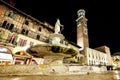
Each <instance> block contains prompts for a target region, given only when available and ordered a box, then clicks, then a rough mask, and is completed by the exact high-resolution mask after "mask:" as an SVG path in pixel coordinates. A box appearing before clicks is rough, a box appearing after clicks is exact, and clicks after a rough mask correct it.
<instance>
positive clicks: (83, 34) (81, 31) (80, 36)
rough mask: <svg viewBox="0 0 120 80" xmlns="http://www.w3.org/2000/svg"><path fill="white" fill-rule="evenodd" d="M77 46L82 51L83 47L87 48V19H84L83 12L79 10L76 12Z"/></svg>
mask: <svg viewBox="0 0 120 80" xmlns="http://www.w3.org/2000/svg"><path fill="white" fill-rule="evenodd" d="M77 15H78V19H77V20H76V22H77V45H79V46H80V47H81V50H83V49H84V48H85V47H89V40H88V29H87V19H86V17H85V10H83V9H80V10H78V11H77Z"/></svg>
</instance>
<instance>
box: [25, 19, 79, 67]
mask: <svg viewBox="0 0 120 80" xmlns="http://www.w3.org/2000/svg"><path fill="white" fill-rule="evenodd" d="M60 26H61V24H60V21H59V19H57V22H56V24H55V29H54V31H55V32H54V33H53V34H50V35H49V43H48V44H38V45H35V46H33V47H31V48H29V49H28V50H27V52H28V53H29V54H31V55H32V56H34V57H38V58H44V64H54V65H61V64H62V62H63V59H64V58H71V57H73V56H75V55H77V54H78V52H77V51H76V50H74V49H72V48H69V47H68V46H66V45H63V44H61V43H60V42H61V41H63V40H64V38H65V37H64V36H63V34H61V31H60Z"/></svg>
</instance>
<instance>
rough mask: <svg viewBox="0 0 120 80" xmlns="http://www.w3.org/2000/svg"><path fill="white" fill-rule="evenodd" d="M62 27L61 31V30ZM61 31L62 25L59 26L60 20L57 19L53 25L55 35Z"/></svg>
mask: <svg viewBox="0 0 120 80" xmlns="http://www.w3.org/2000/svg"><path fill="white" fill-rule="evenodd" d="M61 27H62V29H61ZM61 30H63V25H61V24H60V20H59V19H57V22H56V23H55V34H59V33H61Z"/></svg>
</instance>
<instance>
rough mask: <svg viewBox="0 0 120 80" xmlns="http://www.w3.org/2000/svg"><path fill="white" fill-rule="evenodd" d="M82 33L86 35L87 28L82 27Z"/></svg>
mask: <svg viewBox="0 0 120 80" xmlns="http://www.w3.org/2000/svg"><path fill="white" fill-rule="evenodd" d="M83 33H84V34H85V35H87V34H88V31H87V28H85V27H84V28H83Z"/></svg>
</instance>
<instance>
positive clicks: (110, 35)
mask: <svg viewBox="0 0 120 80" xmlns="http://www.w3.org/2000/svg"><path fill="white" fill-rule="evenodd" d="M14 3H15V7H16V8H18V9H19V10H21V11H23V12H25V13H27V14H28V15H31V16H33V17H35V18H36V19H38V20H40V21H41V22H44V21H46V22H48V23H50V24H51V25H53V26H54V25H55V22H56V20H57V18H59V19H60V22H61V24H62V25H64V30H63V31H62V34H64V36H65V38H66V39H67V40H69V41H72V42H74V43H76V19H77V11H78V10H79V9H84V10H85V11H86V18H87V19H88V23H87V25H88V35H89V44H90V48H96V47H100V46H103V45H106V46H108V47H110V50H111V54H113V53H115V52H120V47H119V45H120V29H119V27H120V24H119V23H120V12H119V11H120V8H119V7H120V5H119V4H117V3H119V2H116V1H115V0H114V2H113V1H109V2H105V0H103V1H102V0H88V1H87V0H55V1H54V0H53V1H52V0H14Z"/></svg>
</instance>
